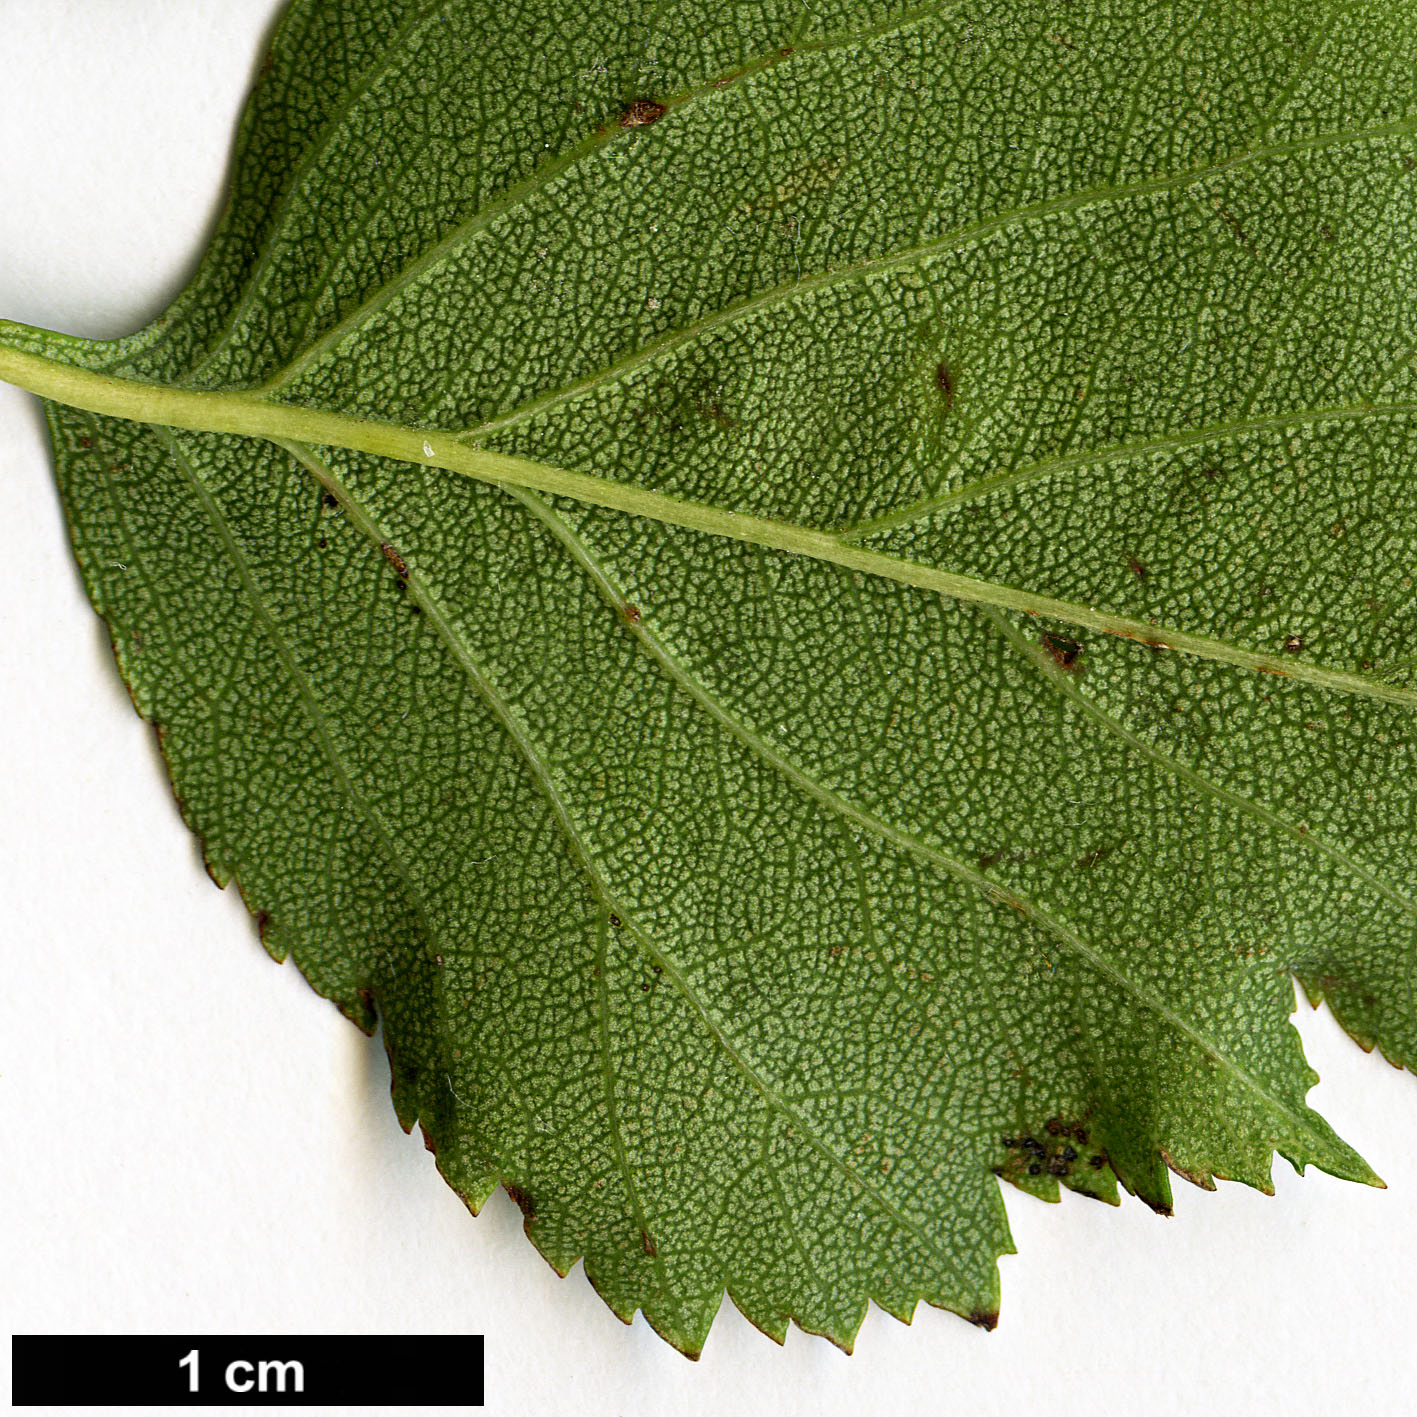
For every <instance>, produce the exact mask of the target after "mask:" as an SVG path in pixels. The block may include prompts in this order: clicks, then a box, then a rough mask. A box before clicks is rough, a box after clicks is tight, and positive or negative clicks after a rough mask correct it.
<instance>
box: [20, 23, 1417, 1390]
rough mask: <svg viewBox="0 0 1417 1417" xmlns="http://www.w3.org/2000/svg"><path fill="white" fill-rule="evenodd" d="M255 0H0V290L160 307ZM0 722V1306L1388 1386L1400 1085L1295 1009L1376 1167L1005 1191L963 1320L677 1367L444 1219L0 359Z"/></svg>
mask: <svg viewBox="0 0 1417 1417" xmlns="http://www.w3.org/2000/svg"><path fill="white" fill-rule="evenodd" d="M489 3H495V0H489ZM278 8H279V5H278V3H277V0H68V3H61V2H60V0H0V314H4V315H6V316H10V317H12V318H16V319H21V320H28V321H31V322H34V323H37V324H41V325H48V326H53V327H56V328H59V329H64V330H71V331H74V332H76V333H80V334H86V335H115V334H119V333H123V332H126V331H127V330H129V329H131V328H135V327H136V326H138V325H139V324H141V323H143V322H145V321H146V320H147V319H148V318H150V317H151V316H153V315H155V314H156V313H157V312H158V311H159V310H160V309H161V308H162V306H163V305H164V304H165V302H166V301H167V300H168V299H169V298H170V297H171V296H172V294H174V293H175V292H176V290H177V289H178V288H179V287H180V285H181V284H182V282H183V281H184V280H185V278H186V275H187V274H188V272H189V271H190V269H191V266H192V264H193V262H194V260H195V259H196V257H197V255H198V254H199V252H200V250H201V248H202V246H203V244H204V242H205V239H206V235H207V232H208V229H209V224H210V223H211V221H212V220H213V218H214V215H215V212H216V209H217V206H218V203H219V200H220V193H221V187H222V183H223V180H224V173H225V166H226V159H227V154H228V147H229V142H230V137H231V132H232V127H233V124H234V121H235V118H236V115H237V113H238V112H239V109H240V106H241V103H242V101H243V98H244V95H245V92H246V89H247V86H248V84H249V82H250V80H251V78H252V76H253V74H254V67H255V63H256V58H257V55H258V54H259V52H260V48H261V45H262V42H263V40H264V37H265V35H266V33H267V31H268V27H269V24H270V22H271V19H272V18H273V16H274V15H275V13H276V11H277V10H278ZM0 743H3V761H4V772H3V775H0V940H3V976H0V978H3V987H0V1127H3V1133H0V1136H3V1141H0V1147H3V1151H0V1306H3V1308H4V1313H3V1319H4V1320H5V1322H6V1324H7V1326H8V1329H9V1330H10V1331H23V1332H44V1331H54V1332H86V1331H92V1332H125V1331H151V1332H184V1331H185V1332H191V1331H197V1332H203V1331H208V1332H213V1333H220V1332H250V1331H256V1332H263V1331H270V1332H278V1331H285V1332H300V1331H311V1332H368V1333H384V1332H395V1333H399V1332H403V1333H443V1332H448V1333H458V1332H482V1333H485V1334H486V1335H487V1360H488V1361H487V1395H488V1402H487V1408H488V1410H489V1411H490V1412H493V1413H506V1414H512V1413H515V1414H541V1413H547V1414H550V1413H563V1412H565V1413H572V1412H574V1413H589V1414H621V1415H622V1417H632V1414H644V1417H651V1415H652V1414H658V1413H663V1412H668V1411H674V1412H678V1413H684V1414H697V1413H704V1414H708V1413H714V1414H717V1413H749V1414H751V1413H789V1414H790V1413H799V1412H800V1413H809V1412H811V1413H816V1412H822V1413H855V1412H861V1411H866V1410H870V1411H880V1412H887V1413H889V1412H895V1411H904V1410H906V1407H907V1404H912V1405H914V1404H924V1405H925V1410H928V1411H948V1412H961V1413H967V1414H992V1413H1000V1414H1003V1413H1010V1414H1013V1413H1018V1412H1028V1411H1038V1412H1043V1411H1047V1412H1051V1413H1058V1414H1068V1413H1074V1412H1076V1413H1130V1412H1139V1411H1143V1410H1145V1411H1146V1412H1148V1413H1150V1414H1158V1417H1159V1415H1160V1414H1170V1413H1176V1414H1181V1413H1187V1414H1191V1413H1195V1412H1203V1411H1206V1410H1208V1409H1215V1408H1220V1409H1221V1410H1226V1409H1231V1410H1243V1411H1245V1412H1246V1413H1249V1414H1261V1413H1270V1412H1274V1413H1278V1412H1281V1411H1283V1412H1285V1413H1290V1414H1292V1413H1310V1412H1312V1413H1329V1412H1334V1411H1342V1410H1363V1411H1368V1412H1374V1413H1392V1412H1401V1411H1414V1410H1417V1397H1414V1396H1413V1393H1414V1391H1417V1355H1415V1354H1414V1344H1413V1341H1412V1340H1413V1320H1412V1311H1413V1308H1414V1301H1417V1274H1415V1273H1414V1264H1417V1204H1414V1202H1417V1159H1415V1158H1414V1146H1413V1137H1414V1123H1415V1122H1417V1083H1414V1081H1413V1079H1412V1078H1411V1077H1408V1076H1406V1075H1403V1074H1399V1073H1397V1072H1396V1071H1394V1070H1393V1069H1392V1068H1390V1067H1388V1066H1387V1065H1386V1064H1385V1063H1384V1062H1382V1061H1381V1060H1380V1059H1377V1058H1368V1057H1364V1056H1363V1055H1362V1054H1361V1053H1360V1052H1359V1051H1358V1050H1357V1049H1356V1048H1355V1047H1353V1046H1352V1045H1351V1043H1349V1042H1348V1041H1347V1040H1346V1039H1345V1038H1344V1037H1343V1036H1342V1035H1341V1034H1340V1032H1339V1031H1338V1029H1337V1028H1336V1027H1335V1026H1334V1024H1333V1022H1332V1020H1331V1019H1330V1018H1329V1016H1328V1015H1327V1013H1326V1012H1325V1013H1321V1014H1319V1015H1310V1014H1309V1011H1308V1009H1307V1007H1306V1008H1305V1009H1304V1010H1303V1013H1302V1015H1301V1016H1300V1019H1299V1023H1300V1027H1301V1029H1302V1031H1303V1035H1304V1040H1305V1047H1306V1049H1307V1051H1308V1054H1309V1057H1310V1058H1311V1060H1312V1061H1313V1062H1314V1065H1315V1066H1316V1067H1317V1069H1318V1070H1319V1071H1320V1072H1321V1073H1322V1074H1323V1078H1324V1082H1323V1084H1322V1085H1321V1086H1320V1087H1319V1088H1318V1089H1316V1091H1315V1092H1314V1094H1313V1095H1312V1099H1311V1100H1312V1101H1313V1103H1314V1105H1316V1106H1317V1107H1319V1108H1320V1109H1321V1110H1322V1111H1323V1112H1324V1113H1325V1114H1326V1115H1327V1116H1328V1117H1330V1118H1331V1119H1332V1120H1333V1121H1334V1122H1335V1123H1336V1125H1337V1126H1338V1127H1339V1130H1340V1131H1341V1132H1342V1134H1343V1135H1344V1136H1345V1137H1346V1138H1347V1139H1348V1140H1349V1141H1350V1142H1352V1143H1353V1144H1354V1145H1355V1146H1356V1147H1357V1148H1358V1149H1359V1150H1360V1151H1361V1152H1362V1153H1363V1154H1364V1155H1365V1156H1366V1157H1367V1158H1368V1160H1369V1161H1370V1162H1371V1163H1372V1164H1373V1165H1374V1167H1375V1168H1376V1169H1377V1170H1378V1172H1379V1173H1380V1174H1382V1175H1383V1176H1384V1177H1385V1178H1386V1179H1387V1181H1388V1183H1389V1186H1390V1189H1389V1190H1388V1191H1387V1192H1380V1191H1375V1190H1368V1189H1364V1188H1360V1187H1356V1186H1351V1185H1342V1184H1340V1183H1338V1182H1336V1181H1333V1180H1331V1179H1329V1178H1328V1177H1325V1176H1322V1175H1319V1174H1317V1173H1311V1175H1310V1176H1309V1177H1308V1178H1307V1179H1306V1180H1302V1181H1301V1180H1299V1179H1298V1178H1296V1177H1295V1176H1294V1175H1293V1173H1292V1172H1291V1171H1290V1169H1289V1167H1288V1166H1287V1165H1285V1164H1284V1163H1283V1162H1279V1163H1277V1166H1276V1185H1277V1188H1278V1197H1277V1198H1276V1199H1273V1200H1271V1199H1267V1198H1265V1197H1263V1196H1260V1195H1258V1194H1255V1193H1253V1192H1250V1191H1247V1190H1245V1189H1243V1188H1241V1187H1238V1186H1229V1185H1223V1186H1222V1187H1221V1189H1220V1191H1219V1193H1218V1194H1217V1195H1213V1196H1207V1195H1203V1194H1201V1193H1200V1192H1199V1191H1196V1190H1193V1189H1192V1188H1190V1187H1189V1186H1187V1185H1186V1184H1185V1183H1184V1182H1180V1181H1177V1183H1176V1184H1177V1211H1178V1214H1177V1217H1176V1218H1175V1219H1174V1220H1171V1221H1162V1220H1158V1219H1157V1218H1155V1217H1154V1216H1153V1215H1152V1214H1151V1213H1150V1211H1148V1210H1147V1209H1146V1208H1145V1207H1144V1206H1142V1205H1140V1204H1138V1203H1137V1202H1135V1201H1128V1202H1126V1203H1125V1204H1124V1205H1123V1206H1122V1207H1121V1209H1120V1210H1119V1211H1114V1210H1111V1209H1109V1208H1106V1207H1103V1206H1098V1205H1096V1204H1094V1203H1090V1202H1086V1201H1080V1200H1076V1199H1074V1198H1071V1197H1069V1198H1067V1199H1065V1201H1064V1203H1063V1204H1062V1205H1061V1206H1057V1207H1050V1206H1045V1205H1042V1204H1040V1203H1038V1202H1036V1201H1032V1200H1029V1199H1027V1198H1025V1197H1022V1196H1020V1195H1017V1194H1014V1193H1012V1192H1009V1193H1008V1195H1007V1197H1006V1199H1007V1204H1008V1208H1009V1213H1010V1217H1011V1220H1012V1222H1013V1226H1014V1234H1015V1237H1016V1240H1017V1243H1018V1247H1019V1249H1020V1251H1021V1253H1020V1254H1019V1255H1018V1256H1015V1257H1010V1258H1007V1259H1005V1260H1004V1261H1003V1279H1004V1314H1003V1322H1002V1325H1001V1327H1000V1329H999V1331H998V1332H997V1333H995V1334H993V1335H986V1334H983V1333H980V1332H978V1331H976V1330H975V1329H973V1328H970V1327H969V1326H968V1325H966V1324H964V1323H962V1322H961V1321H960V1320H958V1319H956V1318H954V1317H952V1316H950V1315H947V1314H942V1313H938V1312H936V1311H933V1310H929V1309H923V1310H922V1311H921V1313H920V1314H919V1315H918V1317H917V1319H916V1321H915V1324H914V1325H913V1327H910V1328H906V1327H904V1326H902V1325H900V1324H898V1323H896V1322H895V1321H894V1320H893V1319H890V1318H888V1317H886V1316H885V1315H883V1314H880V1313H877V1312H874V1311H873V1312H872V1314H871V1316H870V1318H869V1319H868V1320H867V1322H866V1325H865V1327H864V1328H863V1329H862V1331H861V1335H860V1338H859V1340H858V1344H857V1353H856V1356H855V1357H853V1358H850V1359H848V1358H846V1357H845V1356H844V1355H842V1354H841V1353H839V1352H837V1351H836V1350H835V1349H833V1348H831V1347H830V1346H829V1345H827V1344H826V1343H824V1342H822V1341H820V1340H817V1339H811V1338H807V1337H804V1336H803V1335H802V1334H800V1333H795V1332H794V1333H793V1335H792V1336H791V1337H789V1339H788V1342H787V1345H786V1347H785V1349H779V1348H777V1347H776V1346H775V1345H774V1344H772V1343H771V1342H769V1341H768V1340H767V1339H765V1338H763V1337H762V1336H761V1335H760V1334H758V1333H757V1332H756V1331H755V1330H753V1329H752V1328H750V1327H749V1326H748V1325H747V1324H746V1323H745V1322H744V1321H743V1320H742V1319H741V1318H740V1317H738V1315H737V1314H736V1313H735V1312H734V1311H733V1310H732V1308H731V1306H727V1305H725V1309H724V1312H723V1313H722V1314H721V1315H720V1317H719V1320H718V1323H717V1325H716V1326H715V1328H714V1331H713V1334H712V1336H711V1338H710V1340H709V1344H708V1348H707V1350H706V1352H705V1355H704V1358H703V1360H702V1361H701V1362H700V1363H699V1364H697V1365H693V1364H689V1363H687V1362H685V1361H684V1360H683V1359H682V1358H680V1357H679V1356H677V1355H676V1354H675V1353H673V1352H672V1351H671V1350H670V1349H669V1348H668V1347H666V1346H665V1345H664V1344H663V1343H661V1342H660V1341H659V1339H657V1338H656V1337H654V1335H653V1334H651V1333H650V1332H649V1330H648V1329H647V1328H646V1327H645V1325H644V1324H643V1322H637V1323H636V1324H635V1325H634V1326H633V1327H632V1328H629V1329H626V1328H624V1327H622V1326H621V1325H620V1324H619V1323H618V1322H617V1321H616V1320H615V1319H614V1318H613V1317H612V1316H611V1315H610V1313H609V1311H608V1310H606V1309H605V1308H604V1306H603V1305H602V1304H601V1303H600V1301H599V1300H598V1299H597V1298H596V1297H595V1295H594V1293H593V1292H592V1291H591V1289H590V1287H589V1286H588V1285H587V1284H586V1282H585V1279H584V1277H583V1275H582V1274H581V1273H580V1271H579V1269H577V1270H576V1271H574V1272H573V1273H572V1275H571V1276H570V1278H569V1279H566V1280H564V1281H563V1280H560V1279H557V1278H556V1277H555V1275H553V1274H552V1272H551V1271H550V1269H548V1268H547V1266H546V1265H545V1263H544V1262H543V1261H542V1260H541V1259H540V1258H539V1256H537V1254H536V1253H535V1252H534V1251H533V1250H532V1248H531V1247H530V1245H529V1244H527V1242H526V1241H525V1240H524V1238H523V1237H522V1235H521V1231H520V1216H519V1214H518V1213H517V1212H516V1210H515V1209H514V1207H513V1206H512V1205H511V1204H510V1203H509V1202H508V1201H507V1200H506V1199H505V1197H503V1196H501V1195H500V1194H499V1196H498V1198H497V1199H496V1200H494V1201H493V1202H492V1203H491V1204H490V1205H489V1206H488V1207H487V1209H486V1211H485V1212H484V1214H483V1216H482V1217H481V1218H480V1219H479V1220H477V1221H473V1220H472V1219H471V1218H470V1217H469V1216H468V1215H467V1213H466V1212H465V1211H464V1210H463V1208H462V1206H461V1205H460V1203H459V1202H458V1201H457V1200H456V1199H455V1197H454V1196H453V1195H452V1193H451V1192H449V1191H448V1190H447V1189H446V1187H445V1186H444V1185H443V1183H442V1182H441V1180H439V1178H438V1176H437V1175H436V1173H435V1171H434V1169H433V1165H432V1161H431V1158H430V1157H428V1156H427V1155H426V1153H425V1152H424V1150H423V1148H422V1145H421V1143H420V1142H419V1141H418V1140H417V1139H416V1138H408V1137H405V1136H404V1135H403V1134H402V1133H401V1132H400V1131H399V1129H398V1126H397V1124H396V1123H395V1121H394V1117H393V1113H392V1110H391V1108H390V1106H389V1103H388V1096H387V1089H388V1070H387V1066H386V1063H385V1061H384V1057H383V1053H382V1050H381V1049H380V1047H379V1045H378V1044H377V1043H376V1042H374V1041H371V1040H366V1039H365V1038H363V1037H362V1036H361V1035H360V1034H359V1033H358V1032H357V1031H356V1030H355V1029H354V1028H352V1027H351V1026H350V1025H349V1024H348V1023H346V1022H345V1021H344V1020H343V1019H342V1018H340V1017H339V1015H338V1014H336V1012H335V1011H334V1009H333V1008H331V1007H330V1006H329V1005H328V1004H326V1003H324V1002H323V1001H321V1000H320V999H318V998H316V996H315V995H314V994H313V993H312V992H311V991H310V990H309V989H308V988H307V987H306V985H305V984H304V982H303V981H302V980H301V979H300V977H299V976H298V974H296V972H295V971H294V969H293V968H289V967H287V968H279V967H277V966H275V965H274V964H272V963H271V962H270V961H269V959H268V958H267V957H266V956H265V954H264V953H263V951H262V950H261V949H260V947H259V945H258V944H257V942H256V936H255V931H254V929H253V928H252V926H251V924H250V922H249V920H248V919H247V917H246V915H245V913H244V911H243V910H242V908H241V905H240V902H239V901H238V900H237V899H236V897H235V894H234V892H233V893H228V894H227V895H225V896H223V895H221V894H218V892H217V891H216V890H215V889H214V888H213V887H212V886H211V884H210V883H209V882H208V880H207V878H206V877H205V875H204V874H203V873H202V870H201V867H200V864H199V860H198V855H197V852H196V849H195V847H194V844H193V842H192V840H191V838H190V837H189V835H188V833H187V832H186V829H185V828H184V827H183V826H182V824H181V822H180V820H179V818H178V815H177V812H176V810H175V808H174V805H173V802H172V798H171V795H170V792H169V790H168V788H167V785H166V781H165V778H164V776H163V774H162V770H161V766H160V763H159V760H158V756H157V753H156V750H155V746H154V743H153V739H152V735H151V733H150V731H149V730H148V729H147V728H146V727H145V726H144V725H143V724H142V723H140V722H139V721H138V719H137V718H136V717H135V716H134V714H133V712H132V710H131V707H130V705H129V703H128V700H127V696H126V693H125V691H124V689H123V687H122V685H121V683H120V682H119V680H118V677H117V675H116V672H115V670H114V668H113V664H112V661H111V659H110V657H109V653H108V649H107V645H106V641H105V639H104V635H103V633H102V630H101V628H100V626H99V623H98V621H97V620H96V619H95V618H94V616H93V614H92V612H91V611H90V610H89V608H88V606H87V603H86V602H85V600H84V598H83V596H82V593H81V590H80V587H79V583H78V578H77V575H76V573H75V570H74V567H73V564H72V562H71V559H70V556H69V552H68V548H67V545H66V542H65V539H64V532H63V528H62V525H61V521H60V517H59V513H58V509H57V505H56V499H55V496H54V493H53V490H52V487H51V479H50V473H49V468H48V457H47V449H46V444H45V441H44V437H43V432H42V427H41V423H40V420H39V417H38V414H37V411H36V405H35V404H34V403H33V402H32V401H31V400H30V399H29V398H27V397H26V396H23V395H21V394H19V393H17V392H15V391H13V390H10V389H5V388H0ZM4 1361H5V1360H4V1357H0V1363H3V1362H4ZM409 1383H410V1397H411V1398H416V1395H417V1375H416V1372H410V1374H409Z"/></svg>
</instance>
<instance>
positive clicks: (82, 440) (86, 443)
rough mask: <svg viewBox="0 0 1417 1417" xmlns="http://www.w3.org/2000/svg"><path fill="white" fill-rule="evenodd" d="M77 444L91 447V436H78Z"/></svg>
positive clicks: (82, 446)
mask: <svg viewBox="0 0 1417 1417" xmlns="http://www.w3.org/2000/svg"><path fill="white" fill-rule="evenodd" d="M79 446H80V447H81V448H85V449H87V448H91V447H93V439H92V438H80V439H79Z"/></svg>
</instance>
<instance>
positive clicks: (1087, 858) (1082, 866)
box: [1073, 846, 1112, 871]
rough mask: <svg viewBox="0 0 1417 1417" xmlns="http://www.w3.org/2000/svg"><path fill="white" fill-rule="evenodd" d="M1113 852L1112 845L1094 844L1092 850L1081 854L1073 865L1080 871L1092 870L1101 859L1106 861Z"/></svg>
mask: <svg viewBox="0 0 1417 1417" xmlns="http://www.w3.org/2000/svg"><path fill="white" fill-rule="evenodd" d="M1111 854H1112V848H1111V847H1110V846H1094V847H1093V848H1092V850H1091V851H1088V852H1085V853H1084V854H1083V855H1082V856H1079V857H1078V859H1077V860H1076V861H1074V862H1073V866H1074V868H1075V869H1076V870H1079V871H1090V870H1091V869H1092V868H1093V867H1094V866H1095V865H1097V863H1098V862H1099V861H1105V860H1106V859H1107V858H1108V857H1109V856H1110V855H1111Z"/></svg>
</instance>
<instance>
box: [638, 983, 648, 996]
mask: <svg viewBox="0 0 1417 1417" xmlns="http://www.w3.org/2000/svg"><path fill="white" fill-rule="evenodd" d="M649 990H650V986H649V984H648V983H647V982H646V983H644V984H641V985H640V993H641V994H648V993H649Z"/></svg>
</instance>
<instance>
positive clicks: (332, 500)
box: [320, 492, 339, 507]
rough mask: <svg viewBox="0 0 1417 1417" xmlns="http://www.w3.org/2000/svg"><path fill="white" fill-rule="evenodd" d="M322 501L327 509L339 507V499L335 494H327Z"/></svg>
mask: <svg viewBox="0 0 1417 1417" xmlns="http://www.w3.org/2000/svg"><path fill="white" fill-rule="evenodd" d="M320 501H322V502H323V503H324V504H325V506H327V507H338V506H339V498H338V497H336V496H335V494H334V493H333V492H326V493H325V494H324V496H322V497H321V498H320Z"/></svg>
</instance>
